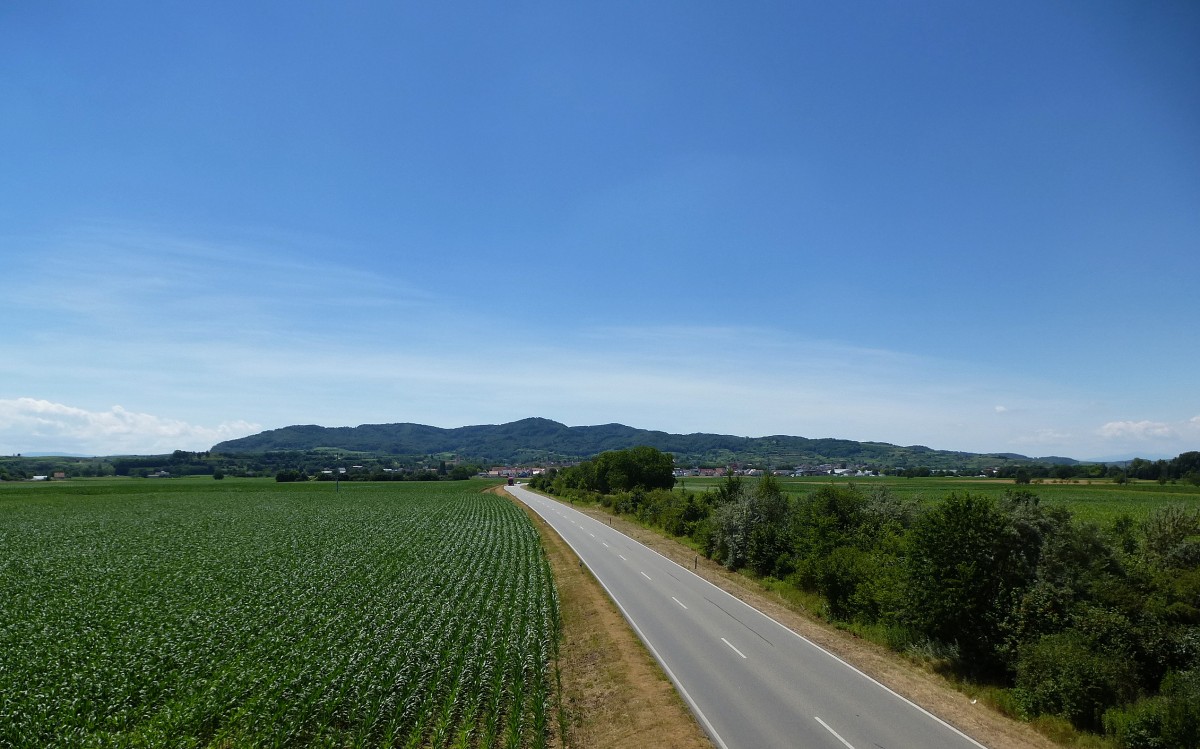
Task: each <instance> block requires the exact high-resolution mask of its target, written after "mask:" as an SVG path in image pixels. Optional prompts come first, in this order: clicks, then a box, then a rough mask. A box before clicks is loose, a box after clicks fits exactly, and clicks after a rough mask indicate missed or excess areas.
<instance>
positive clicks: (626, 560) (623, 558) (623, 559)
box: [617, 554, 629, 562]
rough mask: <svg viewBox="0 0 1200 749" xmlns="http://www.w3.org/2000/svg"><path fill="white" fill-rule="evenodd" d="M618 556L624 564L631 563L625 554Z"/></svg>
mask: <svg viewBox="0 0 1200 749" xmlns="http://www.w3.org/2000/svg"><path fill="white" fill-rule="evenodd" d="M617 556H619V557H621V561H623V562H628V561H629V560H628V559H626V558H625V555H624V554H618V555H617Z"/></svg>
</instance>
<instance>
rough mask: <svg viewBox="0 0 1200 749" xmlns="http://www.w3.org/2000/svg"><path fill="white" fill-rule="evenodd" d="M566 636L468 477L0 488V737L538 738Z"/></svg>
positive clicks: (506, 516)
mask: <svg viewBox="0 0 1200 749" xmlns="http://www.w3.org/2000/svg"><path fill="white" fill-rule="evenodd" d="M557 627H558V614H557V599H556V596H555V593H554V588H553V582H552V580H551V578H550V572H549V568H548V566H547V564H546V561H545V558H544V555H543V553H542V550H541V547H540V544H539V540H538V536H537V533H536V531H535V530H534V529H533V527H532V526H531V524H530V523H529V521H528V519H527V518H526V516H525V515H524V514H523V513H522V512H521V511H520V510H518V509H517V508H516V507H514V506H513V505H512V504H510V503H509V502H507V501H505V500H504V499H502V498H500V497H496V496H493V495H490V494H481V493H479V491H478V485H473V486H472V487H467V486H466V485H465V484H463V483H458V482H456V483H455V484H454V485H446V484H440V485H439V484H359V485H354V486H352V487H346V486H343V487H342V488H341V492H340V493H336V494H335V493H334V487H333V485H331V484H316V483H313V484H275V483H268V482H265V481H236V480H226V481H221V482H215V481H213V480H212V479H211V478H209V479H207V480H198V479H193V480H177V481H166V482H139V481H95V482H71V483H57V484H56V483H50V484H41V485H36V484H19V485H13V484H10V485H4V486H2V487H0V746H4V747H52V746H60V747H85V746H96V747H107V746H112V747H124V746H152V747H155V746H157V747H185V746H219V747H233V746H328V747H335V746H336V747H345V746H380V745H386V746H504V747H517V746H522V747H528V746H534V747H536V746H544V745H545V743H546V741H547V739H548V738H549V736H550V734H551V733H552V728H551V725H550V723H551V718H552V716H553V711H552V709H551V704H552V702H553V695H552V690H551V684H552V681H553V673H552V670H553V667H554V666H553V663H554V656H555V653H556V647H557V645H556V644H557V634H558V629H557Z"/></svg>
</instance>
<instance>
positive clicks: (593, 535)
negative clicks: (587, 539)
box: [588, 531, 596, 538]
mask: <svg viewBox="0 0 1200 749" xmlns="http://www.w3.org/2000/svg"><path fill="white" fill-rule="evenodd" d="M588 535H589V536H591V537H592V538H595V537H596V534H595V533H592V532H591V531H588Z"/></svg>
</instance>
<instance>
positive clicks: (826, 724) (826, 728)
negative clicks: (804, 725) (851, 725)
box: [813, 715, 854, 749]
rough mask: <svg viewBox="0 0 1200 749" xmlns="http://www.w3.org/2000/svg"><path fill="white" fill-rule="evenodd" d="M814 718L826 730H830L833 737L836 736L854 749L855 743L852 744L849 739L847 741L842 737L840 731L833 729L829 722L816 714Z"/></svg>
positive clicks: (850, 748)
mask: <svg viewBox="0 0 1200 749" xmlns="http://www.w3.org/2000/svg"><path fill="white" fill-rule="evenodd" d="M813 720H815V721H817V722H818V723H820V724H821V726H822V727H823V728H824V729H825V730H826V731H829V732H830V733H832V734H833V737H834V738H835V739H837V740H838V741H840V742H842V743H843V744H845V745H846V746H847V747H849V749H854V745H853V744H851V743H850V742H849V741H846V740H845V739H843V738H842V737H841V736H840V735H839V734H838V732H837V731H835V730H833V729H832V728H830V727H829V724H828V723H826V722H825V721H823V720H821V719H820V718H818V717H817V716H815V715H814V716H813Z"/></svg>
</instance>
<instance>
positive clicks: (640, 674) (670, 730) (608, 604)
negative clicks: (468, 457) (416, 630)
mask: <svg viewBox="0 0 1200 749" xmlns="http://www.w3.org/2000/svg"><path fill="white" fill-rule="evenodd" d="M494 491H495V492H496V493H497V494H501V495H503V496H505V497H508V496H509V495H508V493H507V492H505V491H504V489H503V487H496V489H495V490H494ZM512 501H513V502H516V504H517V505H518V506H520V507H521V508H522V509H523V510H525V512H526V513H527V514H528V515H529V517H530V518H531V519H532V520H533V523H534V525H535V526H536V527H537V529H538V532H539V533H540V534H541V536H542V542H543V546H544V547H545V549H546V555H547V557H548V558H549V560H550V566H551V568H552V569H553V571H554V581H555V584H556V585H557V586H558V596H559V609H560V611H561V612H562V619H563V641H562V644H561V646H560V649H559V668H560V669H561V675H562V691H561V695H562V700H563V706H564V715H565V723H566V726H565V729H566V730H565V731H564V732H563V733H565V737H566V747H565V749H644V748H645V747H651V746H653V747H673V748H676V747H677V748H678V749H713V744H712V742H711V741H710V740H709V739H708V736H707V735H705V733H704V732H703V730H701V728H700V726H699V724H698V723H697V722H696V719H695V717H694V716H693V715H692V713H691V711H689V710H688V708H687V705H685V704H684V702H683V700H682V699H681V698H680V697H679V693H678V692H676V691H675V685H674V684H672V683H671V682H670V680H669V679H667V677H666V676H665V675H664V674H663V671H662V669H661V668H660V667H659V665H658V663H657V662H656V661H655V660H654V658H653V657H652V656H651V655H650V652H649V651H648V650H646V648H645V647H644V646H643V645H642V642H641V641H640V640H639V639H638V638H637V635H635V634H634V633H633V630H632V629H631V628H630V627H629V625H628V623H627V622H626V621H625V619H624V618H623V617H622V616H621V614H620V612H619V611H618V610H617V607H616V606H615V605H614V604H613V602H612V600H611V599H609V597H608V594H607V593H605V592H604V589H603V588H601V587H600V584H599V583H598V582H596V579H595V578H594V577H592V574H591V573H590V572H589V571H588V570H587V569H586V568H584V567H583V566H582V564H581V563H580V562H579V558H578V557H576V556H575V554H574V552H572V551H571V549H570V547H569V546H567V545H566V543H565V542H564V541H563V540H562V538H561V537H559V535H558V534H557V533H555V532H554V530H553V529H551V528H550V526H549V525H547V524H546V523H545V521H543V520H542V519H541V518H540V517H539V516H538V515H537V513H535V512H534V511H533V510H530V509H529V508H528V507H526V506H525V505H524V504H523V503H521V502H517V501H516V500H515V499H514V500H512ZM556 743H557V742H556Z"/></svg>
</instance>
